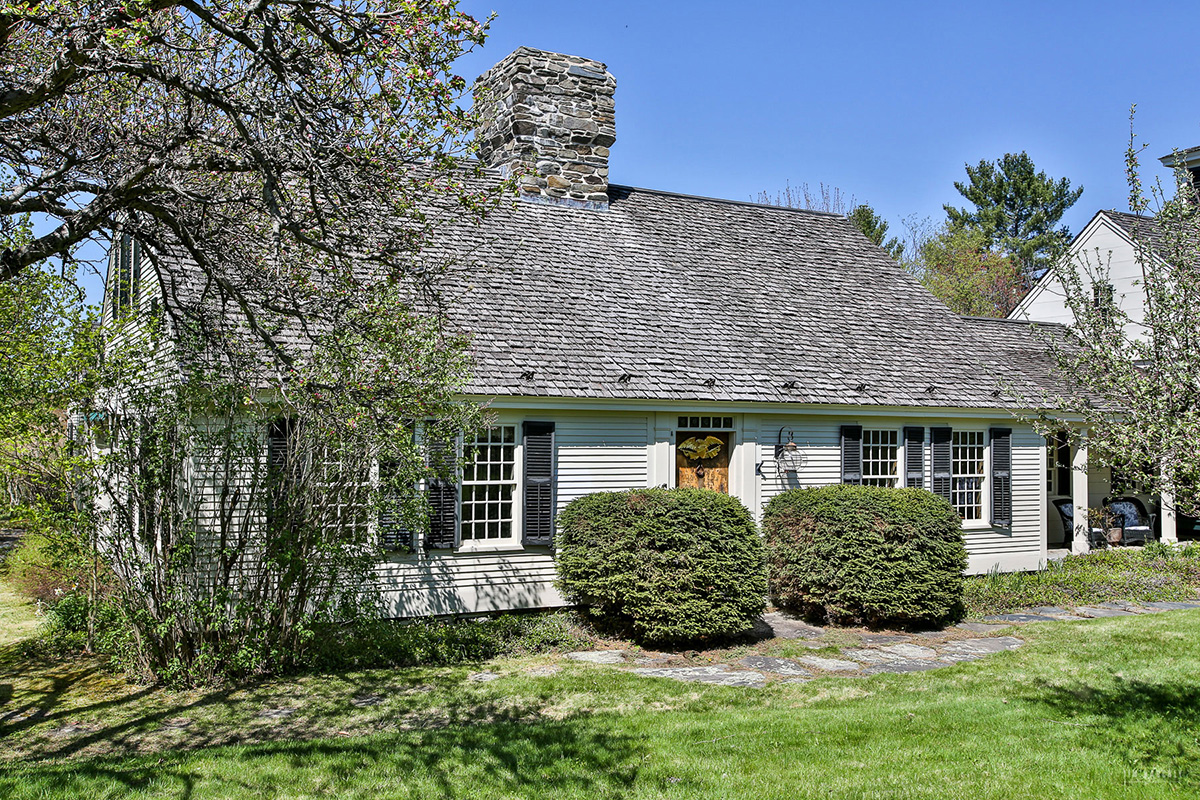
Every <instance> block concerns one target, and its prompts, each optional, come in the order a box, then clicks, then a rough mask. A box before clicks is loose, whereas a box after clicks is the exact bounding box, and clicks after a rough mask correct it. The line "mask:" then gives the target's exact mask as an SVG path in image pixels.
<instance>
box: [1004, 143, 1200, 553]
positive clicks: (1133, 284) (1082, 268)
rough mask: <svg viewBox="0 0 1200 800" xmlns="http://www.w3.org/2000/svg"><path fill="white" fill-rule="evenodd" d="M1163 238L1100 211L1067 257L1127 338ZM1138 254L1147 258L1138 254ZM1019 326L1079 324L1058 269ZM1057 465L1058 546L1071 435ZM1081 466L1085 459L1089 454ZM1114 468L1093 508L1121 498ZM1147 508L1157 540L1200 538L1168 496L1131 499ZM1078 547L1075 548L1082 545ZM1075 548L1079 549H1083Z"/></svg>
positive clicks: (1137, 218)
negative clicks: (1119, 318) (1116, 314)
mask: <svg viewBox="0 0 1200 800" xmlns="http://www.w3.org/2000/svg"><path fill="white" fill-rule="evenodd" d="M1180 155H1181V156H1182V160H1183V165H1184V166H1185V167H1186V168H1188V169H1189V171H1191V172H1192V174H1193V175H1194V176H1196V179H1197V180H1200V148H1192V149H1190V150H1187V151H1185V152H1184V153H1182V154H1180ZM1176 157H1177V156H1176V155H1175V154H1172V155H1169V156H1164V157H1163V158H1162V159H1161V160H1162V161H1163V163H1164V164H1165V165H1167V166H1172V165H1173V164H1174V162H1175V159H1176ZM1162 237H1163V234H1162V231H1161V229H1160V228H1159V226H1158V223H1157V222H1156V221H1155V218H1154V217H1151V216H1145V215H1141V214H1131V213H1128V212H1124V211H1105V210H1101V211H1097V212H1096V214H1095V215H1094V216H1093V217H1092V219H1091V221H1089V222H1088V224H1087V225H1086V226H1085V227H1084V228H1083V230H1082V231H1080V233H1079V235H1077V236H1076V237H1075V238H1074V239H1073V240H1072V242H1071V245H1070V247H1069V248H1068V249H1067V253H1066V255H1065V256H1064V258H1067V259H1069V260H1070V261H1072V262H1073V263H1074V265H1075V267H1076V269H1077V270H1078V274H1079V275H1080V276H1081V277H1082V278H1083V279H1084V281H1085V283H1084V285H1083V287H1082V288H1083V290H1084V291H1085V292H1089V293H1090V294H1091V296H1092V298H1093V300H1094V301H1095V302H1101V301H1111V302H1113V303H1114V304H1115V305H1116V307H1117V308H1119V309H1120V310H1121V312H1122V314H1123V315H1125V317H1126V318H1127V319H1128V326H1127V329H1126V331H1125V333H1126V335H1128V336H1132V337H1137V336H1140V335H1141V334H1142V328H1141V322H1142V320H1143V319H1144V318H1145V312H1146V293H1145V290H1144V286H1145V283H1144V275H1143V268H1142V265H1143V262H1144V261H1145V260H1146V259H1153V258H1158V257H1159V256H1158V255H1157V253H1158V251H1159V249H1160V248H1161V247H1162V246H1163V238H1162ZM1139 248H1141V249H1142V253H1143V254H1142V255H1141V256H1139ZM1009 319H1011V320H1014V321H1028V322H1034V323H1054V324H1058V325H1066V326H1070V325H1074V324H1075V318H1074V315H1073V314H1072V312H1071V309H1070V307H1069V306H1068V305H1067V300H1066V294H1065V290H1064V288H1063V285H1062V282H1061V281H1060V280H1059V279H1058V278H1057V277H1056V276H1055V274H1054V272H1053V271H1048V272H1046V273H1045V274H1044V275H1042V277H1041V278H1040V279H1039V280H1038V281H1037V282H1036V283H1035V284H1034V285H1033V287H1032V288H1031V289H1030V291H1029V293H1028V294H1026V295H1025V297H1024V298H1023V299H1022V300H1021V302H1020V303H1018V304H1017V307H1016V308H1014V309H1013V310H1012V312H1011V313H1010V314H1009ZM1050 450H1051V455H1050V458H1051V460H1052V462H1054V463H1055V464H1058V465H1060V466H1059V467H1058V468H1052V469H1051V470H1050V471H1049V472H1048V478H1047V483H1048V490H1049V492H1050V495H1051V508H1050V510H1049V512H1048V513H1049V534H1048V535H1049V537H1050V542H1051V546H1052V547H1055V546H1059V545H1058V543H1059V542H1063V543H1064V544H1067V540H1068V539H1069V534H1065V533H1064V531H1063V526H1062V525H1061V520H1059V519H1057V517H1058V516H1059V515H1057V514H1056V513H1055V512H1054V509H1053V506H1054V505H1055V504H1056V503H1057V504H1062V503H1064V502H1067V498H1070V497H1071V495H1072V489H1071V471H1070V469H1068V468H1066V467H1065V465H1068V464H1071V463H1072V462H1080V461H1081V458H1080V454H1079V453H1078V452H1077V450H1076V449H1075V448H1073V447H1072V446H1071V445H1070V444H1068V443H1067V441H1066V437H1057V441H1052V442H1051V443H1050ZM1082 461H1086V454H1084V458H1083V459H1082ZM1113 478H1114V476H1113V474H1112V471H1111V470H1110V469H1109V468H1108V467H1102V466H1099V465H1096V464H1093V465H1092V466H1091V467H1090V468H1089V470H1088V486H1087V493H1086V497H1087V505H1088V507H1089V508H1100V507H1102V506H1104V505H1105V504H1106V503H1108V502H1111V501H1112V500H1113V499H1114V498H1115V497H1118V495H1119V493H1118V492H1116V491H1114V485H1118V486H1119V484H1120V483H1121V481H1119V480H1117V481H1114V480H1113ZM1132 497H1133V498H1134V499H1135V500H1136V503H1137V504H1139V505H1140V509H1139V515H1141V512H1145V514H1146V515H1150V516H1151V517H1152V519H1150V520H1146V519H1143V520H1142V522H1144V523H1145V522H1152V523H1153V527H1154V528H1156V529H1157V533H1156V535H1158V536H1160V537H1161V538H1162V540H1163V541H1176V540H1178V539H1180V538H1183V539H1192V538H1196V537H1197V535H1200V520H1196V519H1194V518H1191V517H1187V516H1185V515H1181V514H1177V513H1176V512H1175V509H1174V505H1173V503H1172V501H1171V498H1169V497H1157V496H1155V497H1151V496H1148V495H1145V494H1136V495H1132ZM1078 544H1079V543H1078V542H1076V545H1078ZM1076 549H1079V548H1078V546H1076Z"/></svg>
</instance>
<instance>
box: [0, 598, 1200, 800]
mask: <svg viewBox="0 0 1200 800" xmlns="http://www.w3.org/2000/svg"><path fill="white" fill-rule="evenodd" d="M0 613H3V615H4V616H3V619H4V620H5V621H6V622H7V621H9V620H13V621H15V622H16V623H17V625H18V626H23V627H24V629H26V630H27V629H28V625H29V623H30V621H31V620H30V612H29V609H28V607H27V606H21V605H20V604H18V603H16V602H15V599H14V598H13V596H12V595H3V596H2V597H0ZM1016 632H1017V633H1018V634H1019V635H1021V636H1022V637H1023V638H1025V639H1026V644H1025V646H1024V647H1022V648H1020V649H1018V650H1016V651H1012V652H1006V653H1001V654H998V655H995V656H991V657H989V658H987V659H985V660H982V661H978V662H973V663H966V664H960V665H957V666H953V667H947V668H945V669H941V670H936V671H933V672H926V673H918V674H913V675H879V676H874V677H871V678H866V679H835V678H826V679H819V680H816V681H812V682H810V683H807V684H781V683H774V684H770V685H769V686H768V687H767V688H766V689H763V690H747V689H729V688H723V687H714V686H699V685H694V684H682V683H676V682H672V681H665V680H649V679H644V678H638V677H635V676H633V675H630V674H628V673H625V672H621V671H618V670H615V669H612V668H608V667H599V666H593V665H584V664H576V663H573V662H567V661H564V660H561V659H560V658H558V657H556V656H538V657H525V658H514V659H501V660H495V661H491V662H488V663H487V664H486V665H481V666H475V667H472V666H465V667H455V668H442V669H394V670H365V671H357V672H346V673H341V674H338V675H325V676H320V675H311V676H304V677H300V678H296V679H290V680H286V681H284V680H280V681H269V682H265V683H262V684H259V685H256V686H252V687H248V688H244V689H238V690H230V691H223V692H208V693H205V692H186V693H185V692H179V693H176V692H168V691H165V690H162V689H158V688H153V687H146V686H136V685H129V684H125V683H124V682H123V681H121V680H120V679H118V678H116V677H114V676H112V675H108V674H106V673H104V672H103V671H101V670H98V669H97V668H96V665H95V663H94V662H90V661H87V660H79V661H75V662H67V663H56V662H34V661H30V660H28V659H27V658H23V657H21V656H20V655H19V654H18V648H17V647H16V645H14V644H13V641H14V639H16V638H18V637H17V636H16V635H14V634H9V633H8V626H6V628H5V637H6V638H5V642H6V644H5V645H4V650H5V652H4V655H3V656H0V758H3V759H5V763H4V769H3V770H0V797H5V798H11V799H12V800H27V799H28V798H43V799H44V798H76V797H87V798H89V800H108V798H118V797H121V798H123V797H136V798H174V799H177V800H185V799H186V800H209V799H211V798H249V797H253V798H323V797H330V798H332V797H337V798H350V799H352V800H353V799H355V798H364V799H365V798H389V797H404V798H453V797H471V798H511V797H554V798H593V797H600V798H604V797H621V798H626V797H631V798H706V800H707V798H754V799H755V800H767V799H769V798H777V797H778V798H801V797H811V798H838V799H839V800H840V799H842V798H868V797H870V798H939V799H940V798H972V800H988V799H990V798H1035V797H1036V798H1042V797H1089V798H1159V797H1161V798H1168V797H1172V798H1174V797H1180V796H1187V795H1195V794H1196V793H1198V792H1200V743H1198V741H1197V734H1196V731H1197V729H1200V612H1171V613H1167V614H1159V615H1154V616H1144V617H1134V618H1121V619H1110V620H1096V621H1091V622H1081V623H1057V624H1044V625H1031V626H1025V627H1022V628H1020V629H1018V630H1016ZM775 646H777V647H782V645H781V644H779V643H776V645H775ZM555 667H558V668H559V670H558V671H557V672H554V674H545V673H549V672H553V669H554V668H555ZM479 668H486V669H488V670H490V671H493V672H495V673H498V674H499V675H500V676H501V677H500V678H498V679H496V680H493V681H490V682H484V683H480V682H473V681H470V680H468V675H470V674H471V673H472V672H473V671H474V670H475V669H479ZM376 697H377V698H379V700H380V702H379V703H378V704H377V705H369V704H364V701H373V700H374V698H376ZM356 698H357V701H358V703H359V704H358V705H356V704H355V700H356ZM284 708H288V709H292V712H291V713H287V714H281V713H275V712H277V710H278V709H284ZM264 711H269V712H272V713H269V714H263V712H264Z"/></svg>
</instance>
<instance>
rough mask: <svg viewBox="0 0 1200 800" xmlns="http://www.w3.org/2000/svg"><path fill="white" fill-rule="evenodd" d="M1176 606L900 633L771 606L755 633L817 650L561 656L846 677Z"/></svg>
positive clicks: (914, 666)
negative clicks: (810, 620) (1058, 625)
mask: <svg viewBox="0 0 1200 800" xmlns="http://www.w3.org/2000/svg"><path fill="white" fill-rule="evenodd" d="M1182 609H1200V602H1196V603H1168V602H1163V603H1141V604H1133V603H1100V604H1098V605H1095V606H1081V607H1079V608H1073V609H1066V608H1057V607H1051V606H1046V607H1042V608H1031V609H1029V610H1027V611H1022V612H1019V613H1012V614H997V615H995V616H990V617H984V618H983V621H981V622H962V623H959V624H958V625H956V626H954V627H953V628H947V629H945V630H941V631H930V632H922V633H903V634H901V633H855V632H853V631H847V630H843V629H831V630H830V631H826V630H824V629H822V628H817V627H814V626H812V625H807V624H805V623H803V622H801V621H800V620H797V619H795V618H793V617H790V616H788V615H786V614H783V613H780V612H771V613H768V614H764V615H763V617H762V619H761V620H759V621H758V622H756V623H755V626H754V630H753V634H754V636H755V637H756V638H758V639H783V640H791V641H790V644H789V649H792V650H795V649H796V648H797V647H801V648H808V649H812V650H814V651H817V650H820V651H822V652H821V653H817V652H814V653H813V654H812V655H803V656H795V657H793V658H777V657H774V656H768V655H762V654H757V653H755V654H751V655H747V656H745V657H744V658H741V659H740V660H738V661H737V662H736V663H734V664H711V665H704V666H696V665H694V664H688V663H681V662H686V661H687V659H686V658H685V657H684V656H680V655H672V654H669V653H655V652H651V651H627V650H586V651H581V652H577V653H568V654H567V658H569V659H571V660H573V661H582V662H586V663H590V664H606V665H610V666H617V667H624V668H626V669H627V670H628V671H629V672H632V673H633V674H635V675H642V676H645V677H650V678H671V679H674V680H680V681H689V682H694V683H714V684H718V685H721V686H746V687H752V688H761V687H763V686H765V685H766V684H767V683H768V682H782V683H800V682H804V681H810V680H812V679H814V678H818V677H825V676H835V677H843V678H845V677H864V676H868V675H876V674H878V673H881V672H892V673H903V672H924V671H926V670H931V669H938V668H940V667H947V666H950V665H951V664H957V663H959V662H962V661H975V660H977V659H980V658H986V657H987V656H989V655H992V654H994V653H1002V652H1004V651H1005V650H1015V649H1016V648H1018V647H1020V646H1021V645H1022V644H1023V643H1024V642H1023V641H1022V640H1021V639H1020V638H1018V637H1016V636H999V635H996V634H999V633H1001V632H1004V631H1009V630H1010V629H1011V628H1012V627H1013V626H1014V625H1023V624H1026V623H1030V622H1062V621H1082V620H1087V619H1096V618H1102V617H1126V616H1134V615H1136V614H1156V613H1160V612H1163V611H1174V610H1182ZM846 640H854V644H853V646H849V645H846V644H844V643H843V644H841V645H840V646H839V645H838V644H834V642H845V641H846Z"/></svg>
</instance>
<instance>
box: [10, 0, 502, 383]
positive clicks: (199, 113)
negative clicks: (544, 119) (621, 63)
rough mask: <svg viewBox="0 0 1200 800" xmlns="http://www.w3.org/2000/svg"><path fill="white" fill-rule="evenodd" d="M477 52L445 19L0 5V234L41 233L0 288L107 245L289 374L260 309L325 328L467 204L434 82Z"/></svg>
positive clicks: (444, 84)
mask: <svg viewBox="0 0 1200 800" xmlns="http://www.w3.org/2000/svg"><path fill="white" fill-rule="evenodd" d="M485 35H486V25H485V24H484V23H480V22H478V21H476V20H474V19H472V18H471V17H469V16H468V15H466V14H463V13H461V12H459V11H458V10H457V8H456V3H455V2H451V0H436V1H435V0H207V1H206V2H200V0H93V1H92V2H87V3H83V4H81V3H80V2H78V0H0V165H2V166H0V226H11V225H12V224H14V223H15V222H16V221H17V220H19V219H21V218H22V217H23V215H26V214H28V213H37V214H43V215H46V216H48V217H49V218H50V219H51V220H52V221H53V222H54V223H56V224H55V225H53V226H52V227H51V229H50V230H48V231H47V232H45V233H43V234H41V235H39V236H35V237H32V238H30V239H29V240H28V241H25V242H22V243H20V244H19V245H16V246H9V247H6V248H4V250H3V252H2V253H0V279H7V278H10V277H12V276H14V275H16V274H18V273H19V272H21V271H22V270H24V269H26V268H28V267H29V266H30V265H33V264H38V263H40V262H42V261H44V260H45V259H47V258H50V257H52V256H67V257H69V256H70V255H71V254H72V253H73V252H75V249H76V248H77V246H78V245H80V244H81V243H82V242H84V241H86V240H88V239H96V238H99V239H105V238H106V237H108V236H109V235H110V234H111V232H112V231H114V230H118V229H120V230H122V231H124V232H126V233H129V234H131V235H133V236H134V237H135V238H136V239H137V240H138V241H140V242H141V243H142V244H143V246H144V252H145V253H146V254H147V255H148V256H149V257H150V258H151V260H152V261H153V265H154V268H155V270H156V271H157V272H158V273H159V276H160V277H161V278H163V279H164V281H163V282H164V283H165V284H167V286H168V291H170V290H171V287H172V281H171V277H172V259H171V256H172V255H174V256H176V257H180V256H182V257H187V258H189V259H191V260H192V261H193V262H195V263H196V264H197V265H199V267H200V268H201V269H202V270H203V272H204V275H205V277H206V284H207V286H206V288H208V289H210V290H212V291H216V292H219V293H221V294H222V295H223V296H225V297H227V298H228V299H229V300H230V301H231V302H233V303H236V304H237V305H238V306H239V307H240V309H241V312H242V314H243V315H244V317H245V319H246V320H248V321H250V324H251V326H252V327H253V328H254V329H255V330H256V331H257V334H258V335H259V337H260V338H261V339H262V341H263V343H264V345H265V346H267V347H269V348H270V349H272V351H273V353H274V355H275V357H276V358H277V359H279V360H280V361H282V362H285V363H287V362H290V361H292V360H294V357H295V355H294V354H293V353H289V352H287V351H286V349H285V348H282V347H280V346H279V343H278V342H277V341H275V340H274V338H273V337H272V336H270V335H269V333H268V332H267V330H266V328H267V327H268V326H266V325H258V324H256V323H257V322H258V320H259V312H261V310H262V309H264V308H270V309H272V311H274V312H276V313H282V314H285V315H286V314H291V315H293V316H299V315H300V308H301V307H303V308H304V314H305V315H306V316H308V317H309V318H311V317H313V316H320V315H321V314H322V313H323V312H324V313H334V314H337V313H340V312H339V310H338V309H339V308H340V306H339V300H338V298H339V297H342V296H344V290H345V289H346V288H347V286H346V285H345V284H346V282H347V281H349V282H350V283H354V275H355V274H356V272H355V269H354V268H357V271H358V273H361V272H362V271H363V269H364V268H365V267H368V266H370V267H375V268H376V269H375V270H374V273H373V274H379V273H384V274H397V273H402V272H403V271H404V270H405V269H406V268H407V267H408V265H409V262H408V260H407V259H406V256H407V255H409V254H411V253H412V252H413V251H414V250H415V249H417V248H418V247H419V246H420V244H421V242H422V241H423V238H424V236H425V235H426V234H427V233H428V219H427V218H426V215H425V211H426V210H427V203H428V202H430V201H434V200H439V199H440V200H443V201H445V203H447V204H449V205H451V206H453V207H455V208H458V209H461V210H462V213H470V212H471V211H474V210H477V209H479V208H480V206H481V205H484V204H485V201H486V199H487V195H486V193H480V192H478V191H472V190H468V188H467V185H466V184H465V183H464V182H463V180H461V178H462V175H461V174H460V173H459V172H457V170H458V169H459V166H460V165H459V163H458V162H455V160H454V156H455V155H456V154H457V153H460V152H463V151H464V150H465V148H466V141H467V135H468V133H469V132H470V131H471V129H472V127H473V120H472V118H471V116H470V114H469V113H467V112H465V111H464V110H463V109H462V108H460V107H459V105H458V104H457V101H458V98H459V96H460V94H461V92H462V90H463V89H464V88H465V82H464V80H463V79H462V78H461V77H459V76H457V75H454V74H453V73H452V71H451V66H452V63H453V61H454V60H455V59H456V58H457V57H458V56H460V55H461V54H462V53H464V52H466V51H467V50H469V49H471V48H473V47H475V46H477V45H479V44H480V43H482V41H483V39H484V36H485ZM416 164H420V165H422V166H423V167H424V168H423V169H414V168H413V167H414V165H416ZM402 223H404V224H402ZM171 308H172V309H177V308H178V306H174V305H173V306H172V307H171Z"/></svg>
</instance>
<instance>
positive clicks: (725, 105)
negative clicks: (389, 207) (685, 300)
mask: <svg viewBox="0 0 1200 800" xmlns="http://www.w3.org/2000/svg"><path fill="white" fill-rule="evenodd" d="M462 8H463V10H465V11H468V12H469V13H472V14H475V15H477V16H486V15H487V14H488V13H489V12H490V11H493V10H494V11H495V12H496V13H497V18H496V20H495V22H494V23H493V25H492V34H491V37H490V38H489V40H488V43H487V45H486V46H485V47H484V48H483V49H482V50H481V51H479V52H477V53H473V54H472V55H470V56H469V57H468V58H465V59H464V60H463V61H462V64H461V74H462V75H463V76H464V77H466V78H468V79H472V78H474V77H475V76H476V75H478V74H479V73H480V72H482V71H483V70H485V69H487V67H489V66H490V65H491V64H492V63H494V62H496V61H498V60H499V59H500V58H502V57H504V56H505V55H506V54H507V53H509V52H510V51H512V50H513V49H515V48H516V47H518V46H519V45H523V44H524V45H529V46H531V47H538V48H541V49H545V50H554V51H558V52H565V53H571V54H574V55H582V56H586V57H589V58H595V59H598V60H600V61H604V62H606V63H607V64H608V67H609V71H610V72H612V73H613V75H614V76H615V77H616V79H617V96H616V101H617V143H616V144H615V145H614V146H613V148H612V164H611V175H610V178H611V180H612V181H613V182H614V183H621V184H627V185H632V186H640V187H646V188H653V189H664V190H670V191H677V192H684V193H688V194H699V195H708V196H714V197H724V198H730V199H735V200H748V199H751V198H752V197H753V196H754V195H756V194H757V193H758V192H760V191H762V190H769V191H771V192H772V193H774V192H775V191H776V190H778V189H781V188H783V186H784V185H785V183H787V182H790V183H791V184H792V185H793V186H797V185H799V184H801V183H804V182H807V183H808V184H809V185H810V186H812V187H814V188H815V187H816V186H817V185H818V184H819V183H821V182H824V183H826V184H831V185H833V186H837V187H839V188H840V189H842V190H843V192H845V193H846V194H847V195H854V196H855V197H856V198H857V199H858V200H860V201H866V202H869V203H870V204H871V205H872V206H874V207H875V209H876V210H877V211H878V212H880V213H881V214H882V215H883V216H884V217H885V218H886V219H888V220H889V221H890V222H891V223H892V227H893V229H898V228H899V227H900V224H901V220H902V219H904V218H905V217H908V216H910V215H913V214H916V215H918V216H919V217H925V216H928V217H931V218H933V219H934V221H940V220H941V219H942V218H943V217H944V212H943V211H942V205H943V204H944V203H947V202H956V201H957V200H960V199H961V198H959V196H958V194H957V192H956V191H955V189H954V186H953V183H954V181H956V180H963V179H964V178H965V172H964V170H963V165H964V163H966V162H970V163H972V164H975V163H978V162H979V161H980V160H981V159H988V160H994V159H996V158H998V157H1000V156H1001V155H1003V154H1004V153H1006V152H1019V151H1021V150H1025V151H1027V152H1028V153H1029V154H1030V156H1031V157H1032V158H1033V160H1034V163H1035V164H1037V166H1038V167H1039V169H1044V170H1046V171H1047V172H1048V173H1049V174H1050V175H1052V176H1054V177H1067V178H1069V179H1070V180H1071V182H1072V184H1073V185H1083V187H1084V192H1083V196H1082V197H1081V198H1080V200H1079V202H1078V203H1077V204H1076V205H1075V207H1074V208H1072V209H1071V210H1070V212H1068V215H1067V216H1066V217H1065V218H1064V221H1065V222H1066V223H1067V225H1068V226H1069V227H1070V229H1071V231H1072V232H1073V233H1074V232H1078V231H1079V230H1080V229H1081V228H1082V227H1083V226H1084V225H1085V224H1086V223H1087V221H1088V220H1089V219H1090V218H1091V216H1092V214H1093V213H1094V212H1095V211H1096V210H1098V209H1100V208H1113V207H1116V208H1122V209H1123V208H1126V207H1127V197H1128V189H1127V185H1126V183H1125V176H1124V158H1125V148H1126V145H1127V142H1128V137H1129V123H1128V116H1129V106H1130V104H1131V103H1137V104H1138V112H1137V121H1136V132H1137V135H1138V138H1139V140H1140V141H1143V142H1147V143H1148V144H1149V145H1150V148H1149V149H1148V150H1147V151H1146V153H1145V154H1144V156H1143V165H1144V166H1145V167H1146V174H1147V175H1148V176H1150V177H1160V176H1161V177H1163V178H1164V179H1166V178H1169V175H1168V172H1167V171H1166V170H1165V169H1163V168H1162V167H1161V165H1160V164H1159V163H1158V161H1157V156H1160V155H1164V154H1166V153H1168V152H1170V151H1171V149H1172V148H1174V147H1178V148H1186V147H1190V146H1193V145H1200V93H1198V92H1197V88H1196V86H1197V79H1196V74H1197V71H1198V68H1200V56H1198V54H1197V53H1198V51H1197V47H1196V35H1197V28H1198V27H1200V20H1198V19H1197V10H1196V7H1195V5H1194V3H1190V2H1175V3H1163V2H1141V3H1129V2H1123V3H1107V2H1088V3H1080V2H1037V3H1010V2H997V3H986V4H985V3H977V2H962V1H961V0H960V2H954V3H909V2H873V3H867V2H821V3H813V2H752V3H748V2H743V3H728V2H725V3H716V2H704V1H703V0H695V1H693V2H687V3H683V2H647V1H643V2H589V3H581V2H530V1H528V0H526V1H525V2H501V1H500V0H494V2H492V3H487V2H476V1H475V0H463V3H462Z"/></svg>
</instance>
